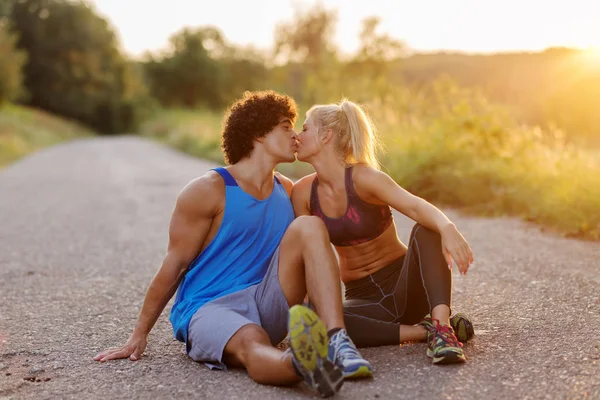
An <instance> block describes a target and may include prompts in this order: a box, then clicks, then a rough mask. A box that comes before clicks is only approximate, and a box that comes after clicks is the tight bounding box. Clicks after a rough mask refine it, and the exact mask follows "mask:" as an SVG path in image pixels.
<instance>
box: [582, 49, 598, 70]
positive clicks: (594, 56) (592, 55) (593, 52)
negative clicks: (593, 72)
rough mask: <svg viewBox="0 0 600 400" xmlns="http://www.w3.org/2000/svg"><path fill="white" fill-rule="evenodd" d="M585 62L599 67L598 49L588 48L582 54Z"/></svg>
mask: <svg viewBox="0 0 600 400" xmlns="http://www.w3.org/2000/svg"><path fill="white" fill-rule="evenodd" d="M584 58H585V60H586V62H589V63H592V64H596V65H598V66H600V47H590V48H588V49H587V50H586V51H585V53H584Z"/></svg>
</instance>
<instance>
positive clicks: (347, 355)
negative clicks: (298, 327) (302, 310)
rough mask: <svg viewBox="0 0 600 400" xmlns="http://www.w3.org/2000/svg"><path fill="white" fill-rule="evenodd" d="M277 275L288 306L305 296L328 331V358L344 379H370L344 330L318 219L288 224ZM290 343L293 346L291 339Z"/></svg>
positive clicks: (333, 264) (331, 260)
mask: <svg viewBox="0 0 600 400" xmlns="http://www.w3.org/2000/svg"><path fill="white" fill-rule="evenodd" d="M278 273H279V284H280V286H281V289H282V291H283V293H284V295H285V297H286V299H287V301H288V305H290V306H292V305H294V304H300V303H302V301H303V300H304V298H305V296H306V294H307V293H308V295H309V297H310V301H311V303H312V304H313V305H314V306H315V308H316V310H317V312H318V314H319V316H320V318H321V319H322V320H323V322H324V323H325V325H326V326H327V329H328V330H329V332H328V333H329V355H328V358H329V359H330V360H331V361H332V362H334V363H335V364H336V365H337V366H338V367H339V368H340V369H341V370H342V372H343V374H344V378H362V377H371V376H372V375H373V367H372V366H371V364H370V363H369V362H368V361H366V360H365V359H363V358H362V356H361V355H360V353H359V352H358V350H357V349H356V346H355V345H354V343H353V342H352V340H351V339H350V337H349V336H348V334H347V332H346V329H345V326H344V315H343V310H342V292H341V282H340V273H339V267H338V263H337V260H336V258H335V254H334V252H333V249H332V247H331V243H330V241H329V234H328V233H327V228H326V227H325V224H324V223H323V221H321V219H319V218H317V217H309V216H302V217H299V218H296V219H295V220H294V222H292V224H291V225H290V227H289V228H288V230H287V231H286V233H285V235H284V236H283V239H282V240H281V244H280V246H279V267H278ZM291 339H292V344H293V341H294V337H293V335H292V338H291ZM292 347H293V346H292Z"/></svg>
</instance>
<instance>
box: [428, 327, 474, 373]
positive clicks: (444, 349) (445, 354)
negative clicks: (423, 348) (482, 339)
mask: <svg viewBox="0 0 600 400" xmlns="http://www.w3.org/2000/svg"><path fill="white" fill-rule="evenodd" d="M462 347H463V345H462V343H461V342H459V341H458V339H457V338H456V336H455V335H454V330H453V329H452V327H451V326H450V325H440V323H439V321H438V320H437V319H433V323H432V328H431V329H428V330H427V356H428V357H430V358H431V359H432V360H433V363H434V364H454V363H462V362H465V361H467V358H466V357H465V353H464V352H463V349H462Z"/></svg>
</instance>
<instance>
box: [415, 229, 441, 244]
mask: <svg viewBox="0 0 600 400" xmlns="http://www.w3.org/2000/svg"><path fill="white" fill-rule="evenodd" d="M411 238H413V239H416V240H417V241H418V242H419V243H431V244H441V241H442V237H441V235H440V234H439V233H438V232H436V231H434V230H432V229H429V228H427V227H425V226H423V225H421V224H415V226H414V227H413V230H412V232H411Z"/></svg>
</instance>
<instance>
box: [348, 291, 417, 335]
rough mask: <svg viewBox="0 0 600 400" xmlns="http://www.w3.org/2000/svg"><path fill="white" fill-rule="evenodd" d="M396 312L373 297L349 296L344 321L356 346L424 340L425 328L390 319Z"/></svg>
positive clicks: (393, 318)
mask: <svg viewBox="0 0 600 400" xmlns="http://www.w3.org/2000/svg"><path fill="white" fill-rule="evenodd" d="M395 319H396V315H394V314H392V313H391V312H390V311H388V309H386V308H385V307H384V306H383V305H382V304H381V301H377V300H376V299H371V300H367V299H351V300H346V301H345V302H344V323H345V325H346V330H347V331H348V335H349V336H350V337H351V338H352V341H353V342H354V343H355V344H356V346H357V347H374V346H387V345H397V344H400V343H406V342H420V341H423V340H425V337H426V334H427V330H426V329H425V327H423V326H420V325H416V326H411V325H400V324H399V323H397V322H393V320H395Z"/></svg>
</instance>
